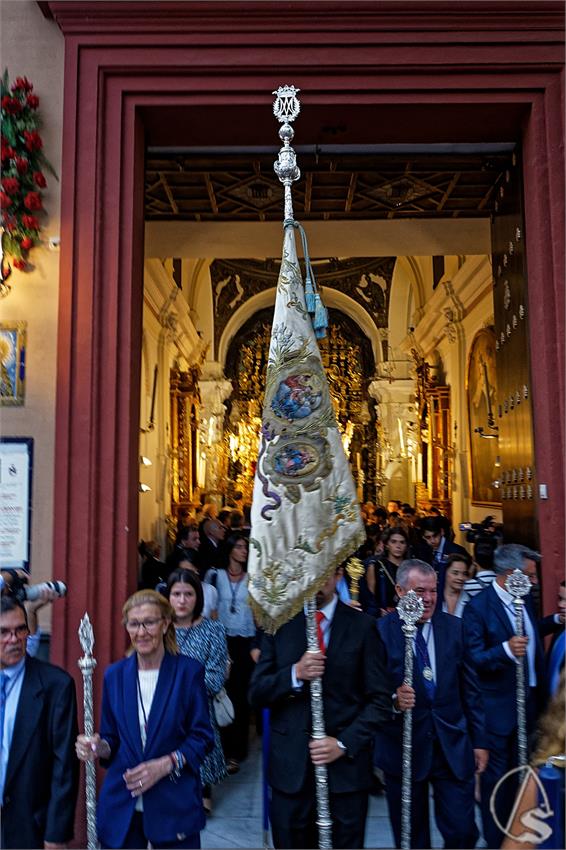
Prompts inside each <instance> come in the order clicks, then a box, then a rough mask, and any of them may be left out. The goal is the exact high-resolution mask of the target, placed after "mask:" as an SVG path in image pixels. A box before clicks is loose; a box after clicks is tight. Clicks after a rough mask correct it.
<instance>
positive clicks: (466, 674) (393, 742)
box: [374, 611, 487, 782]
mask: <svg viewBox="0 0 566 850" xmlns="http://www.w3.org/2000/svg"><path fill="white" fill-rule="evenodd" d="M432 626H433V634H434V650H435V657H436V691H435V694H434V699H433V700H432V702H431V701H430V700H429V698H428V696H427V692H426V690H425V687H424V683H423V680H422V676H420V675H419V674H418V672H417V668H416V665H415V668H414V676H413V687H414V689H415V697H416V705H415V708H414V709H413V753H414V757H413V781H414V782H420V781H422V780H424V779H426V777H427V776H428V774H429V772H430V770H431V767H432V759H433V743H434V739H435V737H436V739H437V740H438V742H439V744H440V746H441V747H442V751H443V753H444V756H445V758H446V761H447V762H448V764H449V766H450V769H451V770H452V772H453V774H454V775H455V776H456V777H457V778H458V779H465V778H467V777H469V776H471V775H473V773H474V769H475V761H474V753H473V750H474V749H476V748H487V739H486V735H485V716H484V710H483V703H482V699H481V693H480V688H479V684H478V680H477V676H476V674H475V673H474V671H473V669H472V668H471V667H470V665H469V664H468V662H467V661H466V659H465V657H464V647H463V640H462V626H461V622H460V620H459V619H458V618H457V617H452V616H451V615H450V614H444V613H442V612H439V613H436V614H435V615H434V617H433V619H432ZM377 631H378V634H379V638H380V641H379V644H380V652H381V655H382V659H383V661H384V662H385V664H386V665H387V668H388V670H389V672H390V674H391V676H392V679H393V687H394V690H396V689H397V688H398V687H399V686H400V685H401V684H402V683H403V678H404V668H405V635H404V633H403V631H402V628H401V621H400V619H399V615H398V614H397V612H396V611H394V612H393V613H391V614H388V615H387V616H386V617H382V618H381V619H380V620H378V621H377ZM402 736H403V715H402V714H401V713H399V714H392V717H391V720H390V722H389V723H387V724H384V725H382V726H381V727H380V729H379V730H378V733H377V735H376V739H375V754H374V761H375V763H376V765H377V766H378V767H380V768H381V769H382V770H384V771H385V772H386V773H390V774H392V775H393V776H401V772H402V758H401V755H402Z"/></svg>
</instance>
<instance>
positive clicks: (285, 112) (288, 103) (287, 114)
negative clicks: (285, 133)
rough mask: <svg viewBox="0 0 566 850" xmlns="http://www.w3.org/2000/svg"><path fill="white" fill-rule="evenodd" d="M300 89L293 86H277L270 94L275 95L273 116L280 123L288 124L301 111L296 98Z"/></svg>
mask: <svg viewBox="0 0 566 850" xmlns="http://www.w3.org/2000/svg"><path fill="white" fill-rule="evenodd" d="M299 92H300V89H296V88H295V86H279V88H278V89H276V90H275V91H274V92H272V94H274V95H275V100H274V102H273V114H274V115H275V117H276V118H277V120H278V121H281V123H285V124H290V123H291V121H294V120H295V118H296V117H297V115H298V114H299V112H300V111H301V104H300V103H299V100H298V98H297V95H298V94H299Z"/></svg>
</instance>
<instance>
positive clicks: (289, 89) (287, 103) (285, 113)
mask: <svg viewBox="0 0 566 850" xmlns="http://www.w3.org/2000/svg"><path fill="white" fill-rule="evenodd" d="M299 92H300V89H296V88H295V86H279V88H278V89H276V90H275V91H274V92H273V94H274V95H275V100H274V102H273V114H274V115H275V117H276V118H277V120H278V121H280V122H281V127H280V128H279V138H280V139H281V141H282V142H283V147H282V148H281V150H280V151H279V156H278V157H277V161H276V162H274V163H273V170H274V171H275V173H276V174H277V176H278V178H279V180H280V181H281V183H283V186H284V187H285V209H284V222H285V223H287V222H291V221H293V220H294V216H293V198H292V196H291V186H292V185H293V183H294V182H295V180H298V179H299V178H300V176H301V172H300V169H299V168H298V166H297V157H296V156H295V151H294V150H293V148H292V147H291V142H292V140H293V136H294V135H295V131H294V130H293V128H292V127H291V122H292V121H294V120H295V118H296V117H297V115H298V114H299V112H300V111H301V104H300V103H299V100H298V98H297V95H298V93H299Z"/></svg>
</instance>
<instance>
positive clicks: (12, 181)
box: [2, 177, 20, 195]
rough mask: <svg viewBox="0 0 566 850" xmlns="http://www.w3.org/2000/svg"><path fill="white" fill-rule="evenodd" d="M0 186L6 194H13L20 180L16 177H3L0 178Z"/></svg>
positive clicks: (18, 186)
mask: <svg viewBox="0 0 566 850" xmlns="http://www.w3.org/2000/svg"><path fill="white" fill-rule="evenodd" d="M2 188H3V189H4V191H5V192H7V193H8V195H15V194H16V192H17V191H18V189H19V188H20V181H19V180H18V178H17V177H4V178H3V179H2Z"/></svg>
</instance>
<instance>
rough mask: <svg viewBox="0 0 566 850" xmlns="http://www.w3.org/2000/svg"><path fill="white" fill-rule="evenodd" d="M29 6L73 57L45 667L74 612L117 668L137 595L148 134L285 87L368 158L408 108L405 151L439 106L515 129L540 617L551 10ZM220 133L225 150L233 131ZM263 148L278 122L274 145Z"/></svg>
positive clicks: (555, 463) (554, 252) (553, 154)
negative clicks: (57, 586)
mask: <svg viewBox="0 0 566 850" xmlns="http://www.w3.org/2000/svg"><path fill="white" fill-rule="evenodd" d="M41 5H42V9H43V11H44V13H45V14H47V15H50V16H52V17H53V18H54V19H55V20H56V21H57V23H58V24H59V26H60V27H61V29H62V31H63V33H64V35H65V51H66V58H65V100H64V126H63V169H62V172H63V173H62V222H61V228H62V229H61V235H62V240H61V282H60V287H61V288H60V313H59V351H58V389H57V424H56V485H55V505H54V508H55V542H54V563H55V564H57V575H58V577H61V578H62V579H63V580H65V581H67V582H68V584H69V587H70V593H69V597H68V599H67V601H66V602H65V606H64V609H63V610H62V611H60V614H61V616H59V617H57V618H55V619H54V624H53V638H52V657H53V660H54V661H55V662H57V663H60V664H63V665H65V666H67V667H68V668H69V669H72V668H73V667H74V665H75V662H76V658H77V655H78V654H79V647H78V641H77V638H76V631H77V627H78V623H79V619H80V617H81V616H82V614H83V613H84V611H85V610H88V611H89V613H90V615H91V619H93V621H94V624H95V629H96V637H97V656H98V658H99V671H102V670H103V669H104V667H105V666H106V665H107V664H108V663H109V662H110V661H111V660H113V659H115V658H116V657H117V656H119V655H120V653H121V651H122V649H123V648H124V646H125V638H124V634H123V630H122V628H121V625H120V608H121V604H122V603H123V601H124V600H125V598H126V596H127V594H128V592H131V590H132V589H133V588H134V587H135V570H136V563H137V557H136V544H137V501H138V493H137V485H138V438H139V431H138V425H139V383H140V382H139V369H140V364H139V352H140V346H141V312H142V298H143V292H142V290H143V146H144V132H145V128H144V121H146V122H147V121H148V120H150V121H151V120H152V118H153V119H155V117H156V115H158V111H159V110H161V109H163V108H164V107H165V106H171V107H177V108H179V107H182V108H183V110H186V113H187V115H188V116H189V118H190V114H191V113H190V110H191V109H195V108H197V107H206V108H208V109H210V110H214V116H215V118H216V121H215V128H213V127H212V125H211V127H210V130H211V133H212V132H213V129H214V131H215V132H218V125H220V122H222V120H223V119H222V115H223V112H222V110H223V109H226V110H228V109H230V108H233V107H235V106H236V107H254V108H256V109H257V114H258V115H259V114H263V112H264V111H265V113H266V114H267V115H269V112H270V109H271V100H272V98H271V91H272V90H273V89H274V88H275V87H276V86H277V85H279V84H281V83H284V82H290V83H291V82H292V83H294V84H295V85H297V86H298V87H299V88H301V89H302V91H303V94H302V103H303V113H304V114H305V116H306V115H307V114H308V109H309V106H312V108H313V109H314V108H316V107H318V106H322V105H327V106H328V105H330V106H331V107H332V108H333V109H335V111H336V115H337V116H338V115H339V110H340V106H341V105H342V106H343V107H344V108H346V107H347V106H348V105H351V104H356V105H358V106H359V107H363V108H365V109H367V110H368V116H369V115H370V114H371V115H372V116H379V117H377V118H374V119H372V120H375V128H376V130H375V133H376V136H375V139H374V141H376V142H379V141H381V140H382V139H384V138H385V137H386V136H385V134H386V132H387V128H386V127H385V124H384V125H383V127H382V130H383V133H382V130H381V129H380V120H379V119H380V117H381V116H384V115H387V114H388V113H387V110H391V109H393V108H395V109H397V110H399V108H400V107H403V108H404V110H406V112H404V111H403V110H402V112H403V114H404V115H405V117H407V116H408V117H409V119H410V115H411V109H415V110H417V109H420V110H421V113H419V114H421V115H422V108H423V105H425V106H427V108H428V109H429V110H430V121H429V123H428V124H422V126H420V127H419V126H417V127H413V128H412V130H411V132H412V133H413V136H414V138H412V139H411V141H418V140H419V138H420V140H421V141H422V140H423V139H425V138H426V140H427V141H430V140H431V139H430V135H431V132H432V133H433V135H434V134H436V136H437V137H438V140H444V141H454V137H455V135H457V134H458V132H459V130H458V126H457V125H456V124H453V125H452V126H451V124H450V121H449V120H448V121H447V120H446V114H447V107H450V108H451V109H453V110H454V112H453V114H454V116H457V115H461V114H465V113H466V110H467V109H470V110H471V109H473V108H475V109H477V110H479V112H478V114H479V116H480V119H481V116H482V115H484V116H485V121H484V122H481V121H480V126H479V128H478V135H479V136H481V133H482V132H483V129H484V127H483V126H482V124H483V125H486V126H485V131H486V132H488V130H489V127H488V126H487V124H488V123H489V120H490V119H489V118H488V116H493V113H494V106H495V107H496V111H497V113H498V114H499V115H500V118H501V122H502V127H503V129H504V128H505V120H506V119H505V116H506V114H509V115H511V114H512V115H514V116H516V115H517V114H518V113H519V112H520V113H522V114H523V115H524V116H525V117H524V120H523V126H522V130H521V132H520V135H522V144H523V157H524V163H525V167H524V180H525V195H526V204H525V209H526V245H527V263H528V285H529V310H530V328H531V347H532V352H533V356H532V381H533V393H534V411H535V414H534V417H535V446H536V464H537V469H538V480H539V482H543V483H546V484H547V486H548V492H549V499H548V500H547V501H540V502H539V504H538V516H539V523H540V537H541V548H542V553H543V557H544V571H545V575H546V576H549V577H550V576H552V577H553V578H552V579H551V580H549V581H546V582H545V590H544V592H545V602H546V607H547V609H550V607H551V596H552V595H553V594H554V592H555V589H556V584H557V578H558V576H561V574H562V569H563V517H564V482H563V460H564V396H563V392H564V356H563V340H564V291H563V286H564V240H563V234H564V210H563V186H564V167H563V139H564V131H563V125H562V116H563V112H564V110H563V34H564V20H563V4H562V2H560V0H556V2H555V0H548V2H547V0H539V2H527V3H516V2H514V0H513V2H507V0H489V2H468V0H465V2H457V1H456V2H454V3H452V4H445V3H438V2H428V0H423V2H402V3H399V2H394V3H392V2H356V0H353V1H352V2H350V3H348V4H345V3H343V2H342V0H339V2H322V3H321V2H319V3H310V2H302V3H296V2H288V3H285V4H281V3H269V2H265V3H263V2H260V3H252V4H248V3H228V4H224V3H200V2H193V3H189V4H186V3H167V2H160V3H155V4H149V3H141V4H137V3H124V4H123V3H121V2H113V3H105V2H98V3H81V2H76V3H75V2H50V3H43V4H41ZM231 114H232V113H231ZM187 123H188V126H189V127H190V120H189V121H188V122H187ZM408 124H409V125H410V120H409V122H408ZM220 126H221V130H220V132H221V133H222V134H223V138H224V142H225V143H230V141H231V139H232V134H233V133H236V134H237V133H238V123H237V121H236V122H235V123H233V124H231V123H229V124H227V125H226V126H222V125H220ZM509 127H511V124H510V125H509ZM297 132H298V133H299V132H300V124H299V125H298V128H297ZM499 132H500V131H499V130H498V133H499ZM275 133H276V126H275V122H273V138H272V141H271V143H272V144H274V143H275V142H276V136H275ZM219 140H220V139H218V138H217V139H215V141H217V142H218V141H219ZM403 140H404V141H407V139H406V138H405V139H399V141H403ZM490 140H493V139H490ZM500 140H501V141H508V140H509V139H506V138H500ZM301 141H303V142H305V143H306V142H308V141H312V140H309V139H304V138H302V139H301ZM183 143H187V144H188V143H189V142H188V141H186V140H183ZM252 143H253V142H252ZM58 611H59V609H58Z"/></svg>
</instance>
